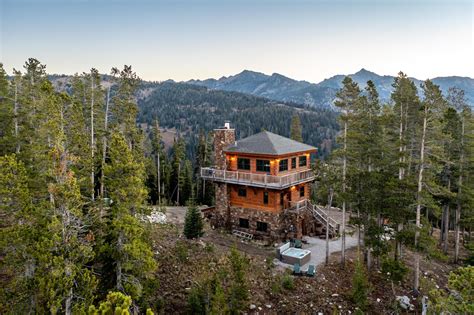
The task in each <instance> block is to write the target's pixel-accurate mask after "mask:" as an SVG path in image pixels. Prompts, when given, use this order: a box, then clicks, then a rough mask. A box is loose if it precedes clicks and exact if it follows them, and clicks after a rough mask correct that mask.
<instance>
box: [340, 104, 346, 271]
mask: <svg viewBox="0 0 474 315" xmlns="http://www.w3.org/2000/svg"><path fill="white" fill-rule="evenodd" d="M346 116H347V110H346ZM346 172H347V121H344V158H343V166H342V193H343V194H344V196H343V201H342V231H341V266H342V267H344V265H345V262H346V196H345V194H346Z"/></svg>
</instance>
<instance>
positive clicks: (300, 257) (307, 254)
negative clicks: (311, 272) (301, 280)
mask: <svg viewBox="0 0 474 315" xmlns="http://www.w3.org/2000/svg"><path fill="white" fill-rule="evenodd" d="M310 258H311V251H309V250H307V249H300V248H294V247H291V248H289V249H287V250H285V251H284V252H283V253H281V261H282V262H284V263H285V264H290V265H294V264H296V263H298V264H300V266H302V265H304V264H307V263H308V262H309V259H310Z"/></svg>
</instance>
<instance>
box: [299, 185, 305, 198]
mask: <svg viewBox="0 0 474 315" xmlns="http://www.w3.org/2000/svg"><path fill="white" fill-rule="evenodd" d="M300 197H304V186H301V187H300Z"/></svg>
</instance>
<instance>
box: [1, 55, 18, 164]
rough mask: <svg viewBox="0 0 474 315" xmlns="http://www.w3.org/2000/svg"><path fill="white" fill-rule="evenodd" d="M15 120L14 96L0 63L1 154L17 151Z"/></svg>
mask: <svg viewBox="0 0 474 315" xmlns="http://www.w3.org/2000/svg"><path fill="white" fill-rule="evenodd" d="M15 120H16V116H15V112H14V98H12V97H11V96H10V84H9V83H8V77H7V73H6V72H5V70H4V69H3V64H2V63H0V135H1V137H0V155H6V154H10V153H14V152H15V142H16V135H15Z"/></svg>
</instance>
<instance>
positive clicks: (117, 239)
mask: <svg viewBox="0 0 474 315" xmlns="http://www.w3.org/2000/svg"><path fill="white" fill-rule="evenodd" d="M109 154H110V163H109V164H107V165H106V166H105V178H106V186H107V187H108V192H109V196H110V198H111V200H112V205H111V209H110V211H111V213H110V215H109V221H110V223H109V232H108V235H107V236H106V242H104V246H106V252H107V253H108V255H109V256H110V258H111V259H112V260H113V262H114V265H115V270H114V280H113V283H115V285H114V286H115V288H116V289H117V290H119V291H122V292H126V293H127V294H129V295H131V296H132V297H133V298H136V297H139V296H140V295H141V290H142V281H143V280H145V279H148V278H150V277H152V273H153V271H154V270H155V268H156V263H155V261H154V259H153V253H152V251H151V249H150V246H149V244H148V243H147V242H146V241H145V239H144V227H143V226H142V224H141V223H140V222H139V221H138V219H137V217H136V215H137V214H140V213H141V212H142V204H143V201H144V200H145V199H146V194H147V192H146V189H145V187H144V175H145V170H144V165H143V163H141V162H137V161H136V160H135V157H134V155H133V153H132V151H131V150H130V148H129V146H128V144H127V142H126V140H125V138H124V137H123V136H122V135H121V134H119V133H114V134H112V138H111V142H110V153H109ZM107 244H110V245H107ZM107 247H108V248H107ZM103 281H107V279H104V280H103Z"/></svg>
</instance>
